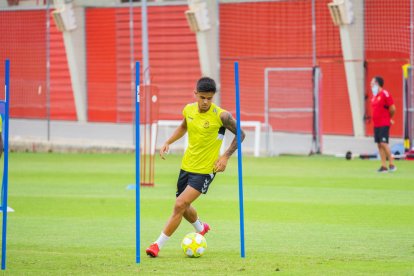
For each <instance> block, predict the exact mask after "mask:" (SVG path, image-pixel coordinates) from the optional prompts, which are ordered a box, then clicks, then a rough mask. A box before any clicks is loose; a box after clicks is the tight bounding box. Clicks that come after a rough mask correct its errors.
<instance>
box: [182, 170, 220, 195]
mask: <svg viewBox="0 0 414 276" xmlns="http://www.w3.org/2000/svg"><path fill="white" fill-rule="evenodd" d="M215 175H216V174H215V173H212V174H199V173H190V172H187V171H184V170H180V175H179V176H178V181H177V192H176V194H175V195H176V196H177V197H178V196H179V195H180V194H181V193H182V192H183V191H184V190H185V188H186V187H187V185H190V187H193V188H194V189H196V190H197V191H199V192H200V193H202V194H206V193H207V190H208V187H209V186H210V184H211V182H213V179H214V176H215Z"/></svg>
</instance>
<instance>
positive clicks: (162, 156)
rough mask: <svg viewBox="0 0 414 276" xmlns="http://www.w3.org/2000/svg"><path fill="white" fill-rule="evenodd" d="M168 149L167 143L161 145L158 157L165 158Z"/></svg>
mask: <svg viewBox="0 0 414 276" xmlns="http://www.w3.org/2000/svg"><path fill="white" fill-rule="evenodd" d="M169 151H170V145H168V144H164V145H162V147H161V149H160V157H161V158H162V159H165V157H164V155H165V154H168V152H169Z"/></svg>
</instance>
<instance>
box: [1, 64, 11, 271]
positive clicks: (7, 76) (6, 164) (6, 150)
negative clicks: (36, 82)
mask: <svg viewBox="0 0 414 276" xmlns="http://www.w3.org/2000/svg"><path fill="white" fill-rule="evenodd" d="M5 67H6V68H5V90H6V91H5V92H6V94H5V99H4V102H5V110H4V169H3V191H2V195H3V198H2V200H1V204H2V205H1V207H2V212H3V227H2V233H1V235H2V240H1V269H2V270H5V269H6V237H7V206H8V205H7V195H8V178H9V175H8V172H9V100H10V97H9V95H10V94H9V92H10V91H9V89H10V60H8V59H6V64H5ZM0 120H1V119H0Z"/></svg>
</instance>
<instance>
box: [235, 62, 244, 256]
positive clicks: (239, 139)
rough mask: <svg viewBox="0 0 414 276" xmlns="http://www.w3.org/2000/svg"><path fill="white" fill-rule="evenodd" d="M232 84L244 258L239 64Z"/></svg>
mask: <svg viewBox="0 0 414 276" xmlns="http://www.w3.org/2000/svg"><path fill="white" fill-rule="evenodd" d="M234 82H235V85H236V123H237V162H238V166H237V167H238V172H239V210H240V255H241V257H242V258H244V257H246V255H245V251H244V207H243V162H242V161H243V160H242V143H241V127H240V86H239V63H238V62H235V63H234Z"/></svg>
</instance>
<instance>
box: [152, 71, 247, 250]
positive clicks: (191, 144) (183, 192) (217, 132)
mask: <svg viewBox="0 0 414 276" xmlns="http://www.w3.org/2000/svg"><path fill="white" fill-rule="evenodd" d="M215 92H216V83H215V82H214V80H213V79H211V78H208V77H203V78H201V79H199V80H198V82H197V87H196V90H195V91H194V94H195V97H196V99H197V101H196V102H194V103H191V104H187V105H186V106H185V108H184V110H183V116H184V119H183V121H182V123H181V125H180V126H179V127H177V129H176V130H175V131H174V133H173V134H172V135H171V137H170V138H169V139H168V140H167V141H166V142H165V144H164V145H163V146H162V147H161V149H160V156H161V158H162V159H165V158H164V155H165V154H167V153H168V151H169V146H170V145H171V144H172V143H174V142H175V141H177V140H178V139H180V138H181V137H183V136H184V134H185V133H186V132H188V147H187V150H186V151H185V153H184V157H183V159H182V163H181V171H180V175H179V177H178V181H177V192H176V200H175V205H174V208H173V213H172V215H171V216H170V218H169V219H168V221H167V224H166V225H165V227H164V229H163V230H162V232H161V235H160V236H159V237H158V239H157V240H156V241H155V242H154V243H153V244H151V245H150V246H149V247H148V248H147V250H146V253H147V255H149V256H151V257H157V256H158V253H159V251H160V249H161V248H162V247H163V246H164V244H165V243H166V242H167V241H168V239H169V238H170V237H171V235H172V234H173V233H174V231H175V230H176V229H177V228H178V226H179V225H180V223H181V220H182V218H183V217H184V218H185V219H186V220H187V221H188V222H190V223H191V224H192V225H193V226H194V228H195V231H196V232H198V233H200V234H201V235H205V234H206V233H207V232H208V231H209V230H210V226H209V225H208V224H207V223H203V222H201V221H200V219H199V217H198V214H197V211H196V210H195V208H194V207H193V206H192V205H191V203H193V202H194V201H195V200H196V199H197V198H198V197H199V196H200V195H201V194H205V193H207V190H208V188H209V186H210V184H211V182H212V181H213V179H214V177H215V175H216V173H217V172H223V171H224V170H225V169H226V166H227V161H228V160H229V158H230V156H231V155H232V154H233V153H234V152H235V151H236V149H237V139H236V138H237V137H235V138H234V139H233V141H232V143H231V145H230V146H229V148H228V149H227V150H226V152H225V153H224V154H223V155H222V156H220V157H219V150H220V147H221V144H222V140H223V137H224V132H225V130H226V129H228V130H229V131H231V132H233V133H234V134H235V135H237V127H236V121H235V120H234V119H233V117H232V116H231V114H230V113H229V112H227V111H225V110H223V109H221V108H220V107H218V106H217V105H215V104H214V103H213V102H212V101H213V97H214V94H215ZM241 135H242V137H241V139H242V140H243V139H244V137H245V134H244V132H243V131H241Z"/></svg>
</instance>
